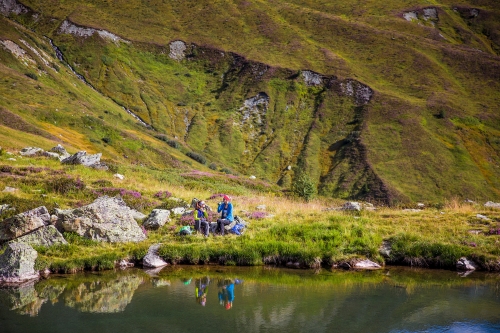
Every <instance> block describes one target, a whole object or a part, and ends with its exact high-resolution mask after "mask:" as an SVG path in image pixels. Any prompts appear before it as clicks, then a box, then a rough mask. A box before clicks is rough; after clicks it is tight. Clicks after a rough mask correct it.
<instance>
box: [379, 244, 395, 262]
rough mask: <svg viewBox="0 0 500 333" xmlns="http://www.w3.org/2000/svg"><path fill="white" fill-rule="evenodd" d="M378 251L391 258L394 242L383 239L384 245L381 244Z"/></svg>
mask: <svg viewBox="0 0 500 333" xmlns="http://www.w3.org/2000/svg"><path fill="white" fill-rule="evenodd" d="M378 252H379V253H380V254H381V255H382V256H383V257H384V258H390V257H391V252H392V244H391V242H389V241H383V242H382V246H380V248H379V250H378Z"/></svg>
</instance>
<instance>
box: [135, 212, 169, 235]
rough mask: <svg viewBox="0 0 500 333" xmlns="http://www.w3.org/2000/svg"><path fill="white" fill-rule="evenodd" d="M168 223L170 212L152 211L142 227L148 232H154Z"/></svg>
mask: <svg viewBox="0 0 500 333" xmlns="http://www.w3.org/2000/svg"><path fill="white" fill-rule="evenodd" d="M168 222H170V211H169V210H168V209H153V211H151V214H149V216H148V218H147V219H146V221H144V223H143V224H142V225H143V226H144V228H146V229H148V230H156V229H159V228H161V227H163V226H164V225H165V224H166V223H168Z"/></svg>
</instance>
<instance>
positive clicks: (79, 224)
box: [55, 196, 146, 243]
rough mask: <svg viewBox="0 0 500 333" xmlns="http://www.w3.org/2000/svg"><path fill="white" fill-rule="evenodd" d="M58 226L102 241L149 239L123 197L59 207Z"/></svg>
mask: <svg viewBox="0 0 500 333" xmlns="http://www.w3.org/2000/svg"><path fill="white" fill-rule="evenodd" d="M56 215H57V221H56V223H55V224H56V227H58V229H62V230H64V231H69V232H75V233H77V234H78V235H80V236H82V237H85V238H89V239H93V240H96V241H100V242H111V243H116V242H140V241H142V240H144V239H146V235H144V233H143V231H142V229H141V228H140V227H139V225H138V224H137V222H136V221H135V220H134V214H133V212H132V210H131V209H130V208H129V207H128V206H127V204H126V203H125V202H124V201H123V199H122V198H120V197H114V198H111V197H108V196H102V197H99V198H97V199H96V200H95V201H94V202H93V203H91V204H90V205H87V206H83V207H80V208H76V209H68V210H56Z"/></svg>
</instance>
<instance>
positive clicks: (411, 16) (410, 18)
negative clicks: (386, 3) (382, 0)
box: [403, 12, 418, 21]
mask: <svg viewBox="0 0 500 333" xmlns="http://www.w3.org/2000/svg"><path fill="white" fill-rule="evenodd" d="M403 18H404V19H405V20H407V21H418V16H417V12H406V13H403Z"/></svg>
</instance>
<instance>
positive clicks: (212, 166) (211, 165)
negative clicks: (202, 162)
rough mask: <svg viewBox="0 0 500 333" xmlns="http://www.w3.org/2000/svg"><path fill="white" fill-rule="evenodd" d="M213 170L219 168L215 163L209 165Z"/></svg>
mask: <svg viewBox="0 0 500 333" xmlns="http://www.w3.org/2000/svg"><path fill="white" fill-rule="evenodd" d="M208 167H209V168H210V169H211V170H217V164H215V163H213V162H212V163H210V165H209V166H208Z"/></svg>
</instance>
